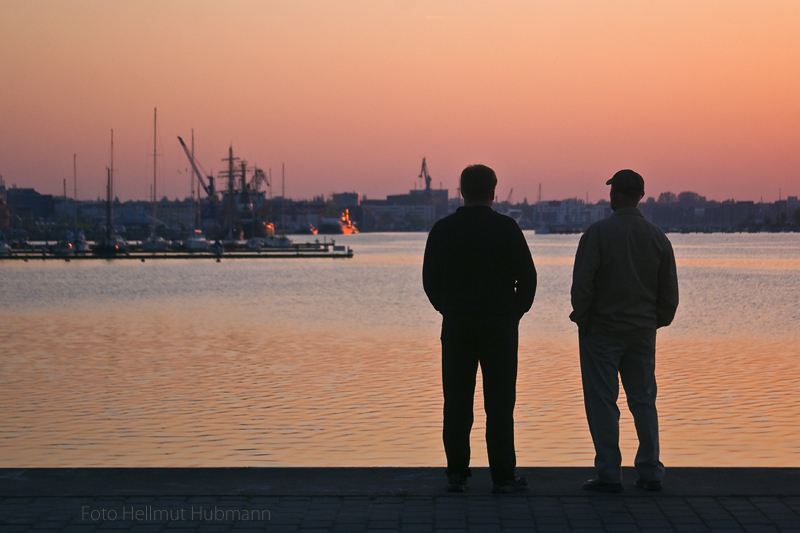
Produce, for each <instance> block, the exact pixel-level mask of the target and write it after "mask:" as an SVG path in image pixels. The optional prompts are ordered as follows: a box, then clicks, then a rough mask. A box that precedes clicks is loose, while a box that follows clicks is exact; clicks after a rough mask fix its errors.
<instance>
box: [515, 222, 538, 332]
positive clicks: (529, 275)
mask: <svg viewBox="0 0 800 533" xmlns="http://www.w3.org/2000/svg"><path fill="white" fill-rule="evenodd" d="M514 227H515V228H516V230H517V235H516V238H515V243H514V247H515V254H514V255H515V258H514V259H515V263H516V265H517V267H516V270H517V272H516V278H517V283H516V291H515V293H514V308H515V311H516V314H517V317H518V318H522V315H524V314H525V313H527V312H528V311H530V309H531V306H532V305H533V299H534V297H535V296H536V282H537V278H536V266H534V264H533V256H531V249H530V248H528V241H526V240H525V235H524V234H523V233H522V230H521V229H520V228H519V226H517V225H516V224H514Z"/></svg>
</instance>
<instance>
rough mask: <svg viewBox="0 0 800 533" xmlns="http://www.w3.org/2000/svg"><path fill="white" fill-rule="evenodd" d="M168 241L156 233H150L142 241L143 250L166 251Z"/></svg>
mask: <svg viewBox="0 0 800 533" xmlns="http://www.w3.org/2000/svg"><path fill="white" fill-rule="evenodd" d="M167 248H169V242H167V241H166V240H165V239H163V238H162V237H159V236H157V235H150V236H149V237H148V238H146V239H145V240H143V241H142V251H143V252H166V251H167Z"/></svg>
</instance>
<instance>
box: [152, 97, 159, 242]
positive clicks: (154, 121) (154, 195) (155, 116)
mask: <svg viewBox="0 0 800 533" xmlns="http://www.w3.org/2000/svg"><path fill="white" fill-rule="evenodd" d="M157 112H158V109H157V108H155V107H154V108H153V237H155V236H156V199H157V198H158V193H157V192H156V154H157V151H156V131H157V130H156V119H157V115H156V113H157Z"/></svg>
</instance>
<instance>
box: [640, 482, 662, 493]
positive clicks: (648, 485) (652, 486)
mask: <svg viewBox="0 0 800 533" xmlns="http://www.w3.org/2000/svg"><path fill="white" fill-rule="evenodd" d="M633 486H634V487H636V488H637V489H642V490H649V491H650V492H658V491H660V490H663V489H664V485H662V483H661V482H660V481H642V480H640V479H637V480H636V482H635V483H634V484H633Z"/></svg>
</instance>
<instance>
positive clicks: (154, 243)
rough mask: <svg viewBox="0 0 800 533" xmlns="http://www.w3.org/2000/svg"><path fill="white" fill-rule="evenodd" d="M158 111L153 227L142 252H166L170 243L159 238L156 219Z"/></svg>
mask: <svg viewBox="0 0 800 533" xmlns="http://www.w3.org/2000/svg"><path fill="white" fill-rule="evenodd" d="M156 111H157V110H156V109H153V227H152V229H151V230H150V236H149V237H147V238H146V239H145V240H143V241H142V251H144V252H166V251H167V248H169V242H167V241H166V240H165V239H164V238H163V237H159V236H158V235H156V225H157V224H158V219H157V218H156V206H157V205H158V203H157V202H156V198H157V197H158V193H157V189H156V185H157V184H158V181H157V180H156V161H157V158H156V155H155V154H156V153H157V151H156V138H157V131H158V130H157V129H156Z"/></svg>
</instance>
